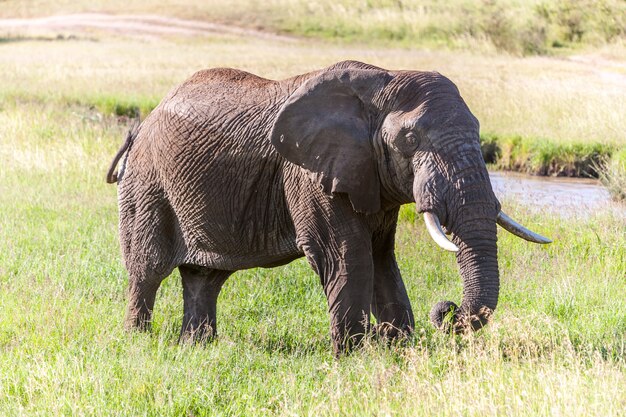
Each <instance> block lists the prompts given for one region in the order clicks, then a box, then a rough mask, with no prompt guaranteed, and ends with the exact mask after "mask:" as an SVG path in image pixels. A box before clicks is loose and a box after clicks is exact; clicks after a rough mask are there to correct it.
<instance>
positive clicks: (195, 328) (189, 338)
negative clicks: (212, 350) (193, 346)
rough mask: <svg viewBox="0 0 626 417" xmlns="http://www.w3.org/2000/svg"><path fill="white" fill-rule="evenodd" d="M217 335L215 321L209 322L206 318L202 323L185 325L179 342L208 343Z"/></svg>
mask: <svg viewBox="0 0 626 417" xmlns="http://www.w3.org/2000/svg"><path fill="white" fill-rule="evenodd" d="M216 337H217V329H216V328H215V321H213V322H209V321H207V320H204V321H203V322H202V323H200V324H197V323H196V324H192V323H187V324H186V325H183V328H182V330H181V332H180V337H179V338H178V342H179V343H197V344H206V343H208V342H210V341H212V340H214V339H215V338H216Z"/></svg>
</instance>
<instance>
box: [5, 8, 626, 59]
mask: <svg viewBox="0 0 626 417" xmlns="http://www.w3.org/2000/svg"><path fill="white" fill-rule="evenodd" d="M120 10H123V11H124V13H150V14H153V13H161V14H173V15H176V16H182V17H187V18H195V19H204V20H210V21H220V22H224V23H231V24H236V25H241V26H247V27H256V28H263V29H269V30H273V31H279V32H285V33H292V34H296V35H300V36H307V37H321V38H325V39H332V40H343V41H357V42H363V43H371V42H375V43H386V44H390V43H391V44H395V45H403V46H413V47H415V46H430V47H442V46H446V47H452V48H455V49H459V48H462V49H467V48H472V49H478V50H497V51H504V52H507V53H513V54H524V55H528V54H544V53H547V52H550V51H555V50H557V49H559V48H563V47H568V48H571V47H576V46H580V45H598V44H603V43H607V42H618V41H622V42H623V41H624V37H625V36H626V32H625V30H624V28H625V27H626V17H625V16H626V6H625V5H624V2H623V1H620V0H602V1H599V2H598V1H589V0H585V1H578V0H576V1H575V0H532V1H527V2H524V1H519V0H499V1H496V0H478V1H468V0H453V1H448V2H439V1H434V0H426V1H424V0H422V1H417V0H367V1H364V0H341V1H331V0H321V1H315V2H310V1H305V0H268V1H264V2H262V3H260V2H257V1H252V0H237V1H234V2H227V3H224V2H221V1H216V0H210V1H205V2H201V3H198V2H192V1H189V0H184V1H173V0H165V1H159V2H155V1H145V0H128V1H123V2H122V1H120V0H113V1H106V2H105V1H103V0H95V1H89V2H87V1H84V0H82V1H76V2H54V3H50V2H43V1H39V0H38V1H31V2H22V1H19V0H7V1H5V2H3V8H2V10H0V16H3V17H15V16H35V15H45V14H58V13H60V12H65V13H68V12H84V11H103V12H114V13H119V11H120Z"/></svg>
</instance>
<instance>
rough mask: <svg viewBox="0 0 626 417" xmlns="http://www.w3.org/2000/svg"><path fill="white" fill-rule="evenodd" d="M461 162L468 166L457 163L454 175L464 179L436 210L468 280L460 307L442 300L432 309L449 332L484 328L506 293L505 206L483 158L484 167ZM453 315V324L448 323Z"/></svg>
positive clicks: (454, 182) (453, 184) (434, 318)
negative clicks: (501, 228)
mask: <svg viewBox="0 0 626 417" xmlns="http://www.w3.org/2000/svg"><path fill="white" fill-rule="evenodd" d="M479 149H480V148H478V150H479ZM468 153H469V154H471V153H474V150H473V149H470V151H469V152H468ZM478 158H480V154H478ZM461 160H462V161H463V162H465V163H463V162H461V164H459V163H458V162H456V161H455V164H454V165H457V164H459V165H460V166H453V168H452V171H453V172H456V173H458V175H453V176H452V177H451V181H450V182H449V188H448V192H447V193H446V194H447V195H446V197H445V198H444V199H442V200H440V204H441V206H440V207H438V208H436V210H435V211H438V212H440V213H442V215H443V216H444V219H443V220H444V222H445V224H444V226H445V228H446V230H447V231H450V232H452V233H453V238H452V242H453V243H454V244H455V245H456V246H457V247H458V249H459V250H458V251H457V252H456V259H457V263H458V265H459V272H460V274H461V278H462V279H463V301H462V302H461V306H460V307H457V306H456V304H454V303H452V302H450V301H442V302H439V303H437V304H436V305H435V306H434V307H433V309H432V310H431V320H432V321H433V324H435V326H436V327H438V328H443V329H444V330H445V329H446V328H449V326H450V325H451V324H452V325H453V329H454V330H455V331H464V330H466V329H474V330H477V329H480V328H481V327H483V326H484V325H485V324H486V323H487V321H488V319H489V317H490V316H491V314H492V313H493V311H494V310H495V308H496V306H497V304H498V295H499V290H500V277H499V271H498V255H497V251H498V249H497V245H496V241H497V238H496V217H497V214H498V212H499V210H500V208H499V203H498V202H497V199H496V198H495V195H494V194H493V191H492V189H491V183H490V181H489V174H488V173H487V170H486V168H485V166H484V164H483V163H482V158H481V159H479V161H478V162H474V159H471V158H461ZM468 161H472V162H468ZM444 207H445V208H444ZM451 310H452V311H451ZM449 313H452V314H450V315H449ZM448 315H449V317H450V318H452V321H451V322H449V321H447V320H446V316H448Z"/></svg>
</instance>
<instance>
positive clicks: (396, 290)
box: [372, 247, 415, 339]
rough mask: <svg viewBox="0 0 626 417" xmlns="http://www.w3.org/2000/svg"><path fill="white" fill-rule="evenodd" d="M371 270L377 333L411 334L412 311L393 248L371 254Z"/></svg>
mask: <svg viewBox="0 0 626 417" xmlns="http://www.w3.org/2000/svg"><path fill="white" fill-rule="evenodd" d="M374 271H375V272H374V294H373V297H372V314H373V315H374V317H376V321H377V322H378V324H377V326H376V332H377V333H378V334H380V335H382V336H383V337H386V338H390V339H394V338H397V337H401V336H405V335H409V334H411V333H412V332H413V329H414V328H415V320H414V318H413V310H412V308H411V302H410V301H409V297H408V295H407V293H406V288H405V286H404V282H403V281H402V277H401V276H400V269H399V268H398V264H397V262H396V258H395V255H394V252H393V247H392V248H391V249H390V250H385V251H382V252H378V253H376V252H375V253H374Z"/></svg>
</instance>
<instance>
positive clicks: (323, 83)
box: [270, 69, 389, 214]
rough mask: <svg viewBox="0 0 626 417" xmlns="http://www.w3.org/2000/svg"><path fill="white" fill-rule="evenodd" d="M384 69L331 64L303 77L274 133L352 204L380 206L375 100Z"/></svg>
mask: <svg viewBox="0 0 626 417" xmlns="http://www.w3.org/2000/svg"><path fill="white" fill-rule="evenodd" d="M388 78H389V74H388V73H387V72H385V71H380V70H369V69H367V70H365V69H338V70H330V71H326V72H323V73H321V74H320V75H317V76H315V77H313V78H311V79H309V80H307V81H306V82H304V83H303V84H302V85H301V86H300V87H299V88H298V89H297V90H296V91H295V92H294V93H293V94H292V95H291V96H290V97H289V99H287V101H286V102H285V104H284V105H283V106H282V108H281V109H280V111H279V112H278V115H277V118H276V122H275V124H274V126H273V128H272V132H271V133H270V139H271V142H272V144H273V145H274V147H275V148H276V150H277V151H278V152H279V153H280V154H281V155H282V156H283V157H284V158H285V159H287V160H288V161H290V162H292V163H294V164H296V165H299V166H300V167H302V168H304V169H306V170H307V171H308V172H309V173H310V175H311V177H312V178H313V179H314V180H315V181H317V182H319V183H320V184H321V185H322V188H323V190H324V192H326V193H328V194H331V193H346V194H348V196H349V198H350V202H351V203H352V207H353V208H354V210H356V211H358V212H361V213H367V214H371V213H375V212H377V211H379V210H380V184H379V179H378V173H377V167H376V166H377V165H376V161H375V159H374V151H373V146H372V139H371V138H372V132H371V131H370V125H371V110H370V109H371V107H372V106H371V101H372V97H373V95H374V94H376V93H377V92H380V90H381V88H382V87H383V86H384V84H385V83H386V82H387V81H388Z"/></svg>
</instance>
